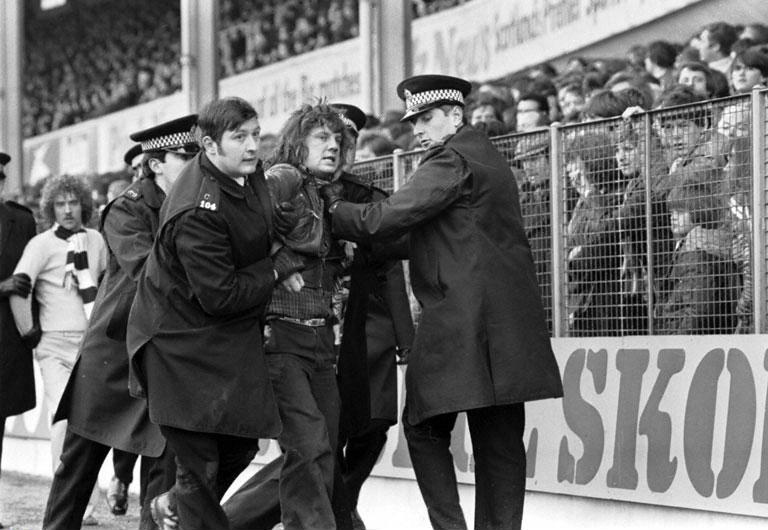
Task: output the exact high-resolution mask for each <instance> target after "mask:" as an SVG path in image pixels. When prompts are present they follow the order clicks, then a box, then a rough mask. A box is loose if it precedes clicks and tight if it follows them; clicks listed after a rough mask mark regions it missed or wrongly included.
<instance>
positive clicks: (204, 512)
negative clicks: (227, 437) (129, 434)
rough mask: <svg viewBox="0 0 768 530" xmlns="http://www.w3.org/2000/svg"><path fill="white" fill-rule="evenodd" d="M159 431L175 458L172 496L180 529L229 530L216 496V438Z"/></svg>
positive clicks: (180, 432) (174, 429) (188, 433)
mask: <svg viewBox="0 0 768 530" xmlns="http://www.w3.org/2000/svg"><path fill="white" fill-rule="evenodd" d="M160 430H161V432H162V433H163V436H165V439H166V440H167V443H168V446H170V448H171V449H172V450H173V452H174V454H175V457H176V484H175V485H174V487H173V490H172V495H173V498H174V500H175V504H176V513H177V514H178V517H179V526H180V527H181V528H183V529H184V530H228V529H229V524H228V522H227V518H226V516H225V515H224V511H223V510H222V509H221V506H220V505H219V498H218V495H217V475H218V472H219V450H218V444H217V440H216V436H215V435H212V434H208V433H199V432H192V431H185V430H183V429H176V428H174V427H168V426H165V425H162V426H160Z"/></svg>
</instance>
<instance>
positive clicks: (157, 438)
mask: <svg viewBox="0 0 768 530" xmlns="http://www.w3.org/2000/svg"><path fill="white" fill-rule="evenodd" d="M196 120H197V116H196V115H194V114H192V115H189V116H184V117H182V118H178V119H174V120H171V121H169V122H166V123H162V124H160V125H157V126H154V127H151V128H149V129H146V130H143V131H139V132H136V133H134V134H132V135H131V139H132V140H134V141H137V142H141V144H140V146H141V152H142V153H143V161H142V165H143V171H142V174H143V177H142V178H141V179H139V180H137V181H135V182H134V183H133V184H131V185H130V186H129V187H128V188H126V189H125V191H124V192H123V193H122V194H121V195H120V196H118V197H117V198H116V199H114V200H113V201H112V202H110V203H109V204H107V206H106V208H105V209H104V211H103V213H102V216H101V232H102V234H103V235H104V238H105V240H106V242H107V247H108V251H109V257H108V264H107V270H106V272H105V274H104V279H103V280H102V282H101V285H100V286H99V292H98V295H97V297H96V300H95V304H94V310H93V313H92V315H93V316H92V318H91V320H90V322H89V325H88V329H87V331H86V334H85V336H84V338H83V342H82V345H81V347H80V352H79V356H78V359H77V361H76V364H75V367H74V369H73V371H72V375H71V376H70V379H69V382H68V384H67V388H66V390H65V392H64V395H63V397H62V399H61V402H60V404H59V408H58V411H57V413H56V417H55V421H58V420H60V419H68V420H69V424H68V428H67V434H66V438H65V441H64V450H63V453H62V457H61V464H60V465H59V467H58V468H57V470H56V472H55V474H54V478H53V483H52V485H51V491H50V494H49V497H48V505H47V507H46V513H45V518H44V521H43V526H44V528H46V529H49V528H62V529H65V528H74V527H76V526H79V521H80V519H81V518H82V515H83V512H84V510H85V508H86V505H87V502H88V496H89V494H90V491H91V490H92V489H93V486H94V484H95V483H96V480H97V479H98V473H99V470H100V468H101V465H102V463H103V461H104V459H105V458H106V456H107V453H108V452H109V449H110V448H111V447H113V448H115V450H116V451H122V452H125V453H127V454H136V455H138V454H141V455H145V456H146V457H150V458H144V459H142V473H141V475H142V485H141V486H142V487H141V493H142V497H144V496H145V495H144V494H145V492H148V494H149V495H147V497H148V498H149V499H151V498H152V497H153V496H154V495H158V494H160V493H162V492H163V491H165V490H167V489H168V488H170V487H171V485H172V484H173V481H174V477H173V475H171V478H170V480H169V479H168V478H167V477H165V474H164V471H163V469H164V468H165V467H166V465H167V464H168V460H170V464H171V465H172V455H168V454H167V453H166V457H165V460H164V459H163V458H161V455H163V454H164V448H165V440H164V439H163V437H162V436H161V434H160V431H159V429H158V427H157V426H156V425H153V424H152V423H150V421H149V417H148V416H147V404H146V401H144V400H141V399H135V398H133V397H131V396H130V395H129V393H128V375H129V372H128V355H127V351H126V344H125V338H126V328H127V325H128V312H129V310H130V307H131V302H132V301H133V296H134V293H135V291H136V281H137V279H138V276H139V274H140V273H141V271H142V270H143V268H144V263H145V261H146V259H147V256H148V254H149V251H150V249H151V247H152V242H153V240H154V237H155V233H156V232H157V228H158V216H159V212H160V206H161V205H162V203H163V200H164V199H165V195H166V193H167V191H168V190H169V189H170V188H171V185H172V184H173V183H174V182H175V180H176V178H177V177H178V175H179V173H180V172H181V170H182V169H183V168H184V166H185V164H186V163H187V161H188V160H189V159H190V158H191V157H193V156H194V155H195V154H196V153H197V151H198V150H199V148H198V146H197V144H196V142H195V140H194V138H193V136H192V130H193V127H194V126H195V122H196ZM125 453H123V454H125ZM118 454H120V453H118ZM123 458H128V457H123ZM126 466H128V465H127V464H126ZM132 467H133V462H132V461H131V462H130V466H129V469H128V472H127V473H128V475H129V476H130V475H131V473H132ZM150 477H151V478H152V480H151V481H150ZM120 482H121V483H122V484H120V485H118V486H119V487H113V485H114V480H113V483H112V484H110V491H112V490H114V493H115V494H117V495H116V497H115V498H113V499H112V500H113V503H114V506H115V507H116V508H117V510H115V509H114V508H113V513H114V512H115V511H117V512H118V513H119V512H122V513H125V509H126V507H127V486H128V483H129V482H130V480H129V479H128V480H126V479H125V478H123V480H120ZM153 493H154V495H153ZM141 528H154V524H153V523H152V520H151V517H150V514H149V510H148V505H147V503H142V514H141Z"/></svg>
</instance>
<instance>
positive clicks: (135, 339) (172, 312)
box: [128, 98, 287, 530]
mask: <svg viewBox="0 0 768 530" xmlns="http://www.w3.org/2000/svg"><path fill="white" fill-rule="evenodd" d="M259 134H260V126H259V119H258V116H257V114H256V111H255V110H254V109H253V107H252V106H251V105H250V104H248V103H247V102H246V101H245V100H243V99H240V98H225V99H218V100H214V101H212V102H210V103H209V104H207V105H206V106H205V107H204V108H203V109H202V110H201V111H200V113H199V115H198V141H199V143H200V145H201V147H202V149H203V151H202V152H201V153H199V154H198V155H197V156H196V157H195V158H194V159H193V160H192V161H191V162H190V163H189V164H187V166H186V167H185V168H184V169H183V170H182V172H181V174H180V175H179V178H178V180H177V182H176V184H175V185H174V186H173V188H172V189H171V190H170V192H169V194H168V197H167V199H166V200H165V202H164V203H163V206H162V208H161V211H160V220H159V229H158V232H157V236H156V239H155V243H154V245H153V247H152V251H151V252H150V254H149V257H148V258H147V261H146V264H145V267H144V270H143V271H142V273H141V274H140V277H139V282H138V286H137V291H136V297H135V300H134V303H133V306H132V308H131V313H130V316H129V320H128V352H129V355H130V359H131V366H130V367H131V371H132V374H133V376H132V377H133V378H134V379H133V381H134V382H135V383H138V385H134V386H133V388H132V392H133V393H134V394H136V395H142V396H144V397H146V399H147V403H148V407H149V417H150V419H151V420H152V422H154V423H156V424H158V425H159V426H160V431H161V432H162V434H163V436H164V437H165V438H166V440H167V441H168V445H169V447H170V448H171V449H172V450H173V452H174V453H175V456H176V463H177V471H176V484H175V485H174V486H173V488H172V489H171V492H170V494H169V495H168V496H167V499H168V500H169V502H168V504H162V505H160V504H159V502H157V503H155V507H156V508H157V509H156V510H155V514H156V516H157V518H158V519H162V520H163V521H165V520H166V519H168V517H169V513H172V512H174V511H175V512H176V515H177V516H178V524H179V526H180V527H181V528H184V529H198V528H200V529H202V528H205V529H207V530H217V529H226V528H228V523H227V519H226V516H225V514H224V512H223V511H222V509H221V506H220V505H219V501H220V499H221V497H222V496H223V495H224V492H225V491H226V490H227V488H228V487H229V485H230V483H231V482H232V481H233V480H234V479H235V478H236V477H237V475H238V474H240V472H241V471H242V470H243V469H244V468H245V467H246V466H247V465H248V463H249V462H250V461H251V459H252V458H253V456H254V455H255V453H256V450H257V449H258V439H259V438H275V437H276V436H277V435H278V434H279V433H280V430H281V423H280V418H279V415H278V411H277V405H276V402H275V396H274V394H273V391H272V385H271V384H270V380H269V377H268V374H267V365H266V361H265V358H264V352H263V348H262V331H263V322H262V316H263V314H264V311H265V309H266V305H267V303H268V302H269V300H270V297H271V295H272V290H273V288H274V286H275V282H276V280H277V278H279V277H283V276H285V274H286V272H287V271H286V270H282V268H281V265H280V264H279V263H276V262H275V261H273V259H272V257H271V256H270V249H271V244H272V239H271V226H272V225H271V223H272V218H271V208H270V200H269V194H268V191H267V188H266V184H265V181H264V176H263V172H262V169H261V163H260V161H259V159H258V156H257V153H258V146H259ZM276 259H277V260H278V261H279V258H278V257H276ZM159 500H160V499H158V501H159ZM164 524H165V523H164Z"/></svg>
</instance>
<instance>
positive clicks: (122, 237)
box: [103, 197, 155, 282]
mask: <svg viewBox="0 0 768 530" xmlns="http://www.w3.org/2000/svg"><path fill="white" fill-rule="evenodd" d="M152 230H153V229H152V224H151V221H150V219H149V218H148V217H147V215H146V214H143V212H141V211H139V207H138V206H137V203H136V202H135V201H131V200H129V199H126V198H124V197H120V198H118V199H117V200H115V202H114V203H113V204H112V206H111V207H110V209H109V211H108V212H107V215H106V216H105V218H104V228H103V232H104V239H106V241H107V245H109V248H110V250H111V251H112V254H114V256H115V259H116V260H117V263H118V264H119V265H120V268H121V269H122V270H123V271H124V272H125V273H126V274H127V275H128V276H129V277H130V278H131V280H133V281H134V282H136V281H138V280H139V274H140V273H141V271H142V269H143V268H144V263H145V262H146V261H147V256H149V251H150V250H152V242H153V240H154V237H155V234H154V233H153V231H152Z"/></svg>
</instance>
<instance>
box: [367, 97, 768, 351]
mask: <svg viewBox="0 0 768 530" xmlns="http://www.w3.org/2000/svg"><path fill="white" fill-rule="evenodd" d="M766 98H768V91H759V90H755V91H753V92H752V93H750V94H747V95H740V96H733V97H728V98H723V99H717V100H710V101H706V102H703V103H700V104H694V105H685V106H680V107H673V108H667V109H660V110H654V111H649V112H638V113H635V114H633V115H631V116H630V117H628V118H614V119H606V120H600V121H593V122H587V123H579V124H572V125H557V124H556V125H553V126H551V127H549V128H546V129H542V130H537V131H534V132H528V133H520V134H511V135H506V136H500V137H496V138H493V139H492V142H493V143H494V144H495V145H496V147H497V148H498V149H499V151H500V152H501V153H502V154H503V155H504V156H505V157H506V158H507V160H508V161H509V163H510V167H511V169H512V174H513V175H514V177H515V179H516V181H517V182H516V184H517V187H518V190H519V196H520V203H521V211H522V216H523V222H524V225H525V228H526V233H527V236H528V239H529V242H530V245H531V250H532V254H533V258H534V261H535V264H536V271H537V276H538V280H539V287H540V290H541V295H542V300H543V302H544V306H545V308H546V312H547V318H548V320H549V325H550V329H551V331H552V336H553V337H598V336H599V337H611V336H613V337H623V336H631V335H699V334H733V333H739V334H755V333H765V331H766V323H765V315H766V307H765V299H766V282H765V271H766V261H765V255H766V238H765V236H764V229H763V227H764V225H765V216H766V202H767V201H768V197H766V193H765V188H766V186H765V179H766V158H767V157H766V153H767V149H768V148H767V147H766V104H767V100H766ZM420 157H421V151H411V152H401V153H396V154H394V155H392V156H388V157H381V158H377V159H373V160H366V161H364V162H360V163H357V164H356V165H355V172H356V173H358V174H360V175H361V176H362V177H363V178H365V179H367V180H368V181H369V182H371V183H373V184H375V185H377V186H379V187H380V188H382V189H384V190H387V191H392V190H394V189H397V188H398V187H399V186H401V185H402V184H403V183H404V182H405V181H406V180H407V179H408V178H410V176H411V174H412V173H413V171H414V170H415V168H416V167H417V165H418V162H419V160H420Z"/></svg>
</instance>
